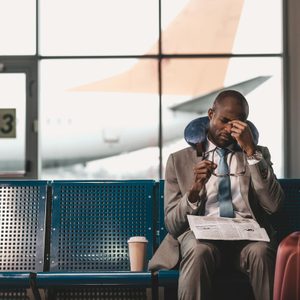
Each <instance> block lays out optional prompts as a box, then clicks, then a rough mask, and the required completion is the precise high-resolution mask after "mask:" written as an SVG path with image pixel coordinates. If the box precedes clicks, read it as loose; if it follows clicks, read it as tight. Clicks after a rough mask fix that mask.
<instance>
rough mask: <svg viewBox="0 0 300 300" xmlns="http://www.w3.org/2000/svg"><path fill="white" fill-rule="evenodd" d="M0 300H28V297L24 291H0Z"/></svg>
mask: <svg viewBox="0 0 300 300" xmlns="http://www.w3.org/2000/svg"><path fill="white" fill-rule="evenodd" d="M0 299H3V300H30V297H29V296H28V295H27V293H26V290H22V291H16V290H7V291H1V290H0Z"/></svg>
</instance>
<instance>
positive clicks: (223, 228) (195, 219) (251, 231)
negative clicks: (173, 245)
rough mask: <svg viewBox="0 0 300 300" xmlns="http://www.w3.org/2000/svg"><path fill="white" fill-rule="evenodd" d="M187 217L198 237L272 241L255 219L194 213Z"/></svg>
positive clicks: (202, 238)
mask: <svg viewBox="0 0 300 300" xmlns="http://www.w3.org/2000/svg"><path fill="white" fill-rule="evenodd" d="M187 217H188V221H189V224H190V228H191V230H192V231H193V232H194V234H195V237H196V239H201V240H229V241H235V240H252V241H266V242H269V241H270V239H269V237H268V234H267V232H266V230H265V229H264V228H261V227H260V226H259V224H258V223H257V222H256V221H255V220H253V219H243V218H222V217H203V216H194V215H188V216H187Z"/></svg>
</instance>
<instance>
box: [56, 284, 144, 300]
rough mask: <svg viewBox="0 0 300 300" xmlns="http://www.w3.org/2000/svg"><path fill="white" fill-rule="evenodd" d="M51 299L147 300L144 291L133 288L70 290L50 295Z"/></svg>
mask: <svg viewBox="0 0 300 300" xmlns="http://www.w3.org/2000/svg"><path fill="white" fill-rule="evenodd" d="M51 299H57V300H68V299H72V300H73V299H74V300H86V299H89V300H99V299H101V300H134V299H136V300H143V299H147V294H146V290H145V289H133V288H120V287H114V288H105V287H102V288H89V289H87V288H85V289H84V288H82V289H80V288H72V289H65V290H63V291H56V292H54V293H52V294H51Z"/></svg>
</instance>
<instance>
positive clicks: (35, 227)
mask: <svg viewBox="0 0 300 300" xmlns="http://www.w3.org/2000/svg"><path fill="white" fill-rule="evenodd" d="M46 190H47V182H46V181H1V182H0V271H42V270H43V264H44V261H43V260H44V233H45V209H46Z"/></svg>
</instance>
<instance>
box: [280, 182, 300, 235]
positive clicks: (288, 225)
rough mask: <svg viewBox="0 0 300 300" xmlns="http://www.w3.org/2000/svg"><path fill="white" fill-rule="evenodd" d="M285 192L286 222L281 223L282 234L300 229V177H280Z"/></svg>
mask: <svg viewBox="0 0 300 300" xmlns="http://www.w3.org/2000/svg"><path fill="white" fill-rule="evenodd" d="M279 182H280V185H281V186H282V188H283V191H284V194H285V201H284V212H285V217H286V219H287V220H288V222H287V220H286V222H285V223H282V224H281V226H280V227H281V228H279V230H281V231H282V233H281V235H283V236H285V235H286V234H288V233H290V232H293V231H300V179H280V180H279Z"/></svg>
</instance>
